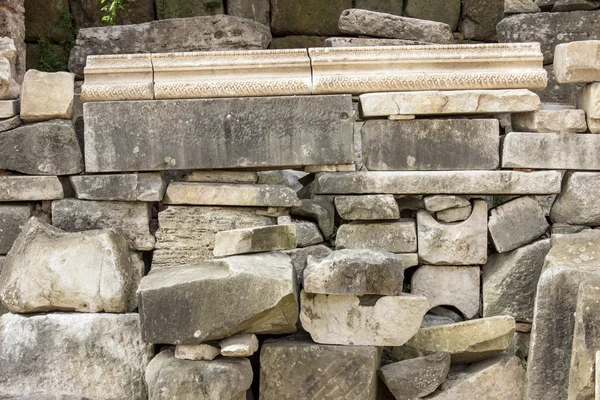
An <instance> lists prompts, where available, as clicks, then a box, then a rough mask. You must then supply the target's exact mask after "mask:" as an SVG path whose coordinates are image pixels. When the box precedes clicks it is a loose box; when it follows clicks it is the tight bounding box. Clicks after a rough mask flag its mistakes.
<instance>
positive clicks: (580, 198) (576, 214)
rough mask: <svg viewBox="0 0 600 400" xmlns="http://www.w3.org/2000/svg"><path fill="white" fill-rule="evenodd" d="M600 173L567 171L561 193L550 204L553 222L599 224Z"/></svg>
mask: <svg viewBox="0 0 600 400" xmlns="http://www.w3.org/2000/svg"><path fill="white" fill-rule="evenodd" d="M599 196H600V173H599V172H575V171H569V172H567V175H566V177H565V181H564V187H563V191H562V192H561V194H559V195H558V197H557V198H556V201H555V202H554V204H553V205H552V210H551V211H550V219H551V220H552V222H554V223H566V224H571V225H586V226H599V225H600V209H599V207H598V199H599V198H600V197H599Z"/></svg>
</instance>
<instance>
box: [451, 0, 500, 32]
mask: <svg viewBox="0 0 600 400" xmlns="http://www.w3.org/2000/svg"><path fill="white" fill-rule="evenodd" d="M502 18H504V0H492V1H485V2H482V1H479V0H463V2H462V18H461V21H460V30H461V32H462V33H463V34H464V35H465V39H471V40H490V39H493V38H495V37H496V25H497V24H498V22H500V21H501V20H502Z"/></svg>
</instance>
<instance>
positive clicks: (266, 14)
mask: <svg viewBox="0 0 600 400" xmlns="http://www.w3.org/2000/svg"><path fill="white" fill-rule="evenodd" d="M227 14H229V15H233V16H234V17H239V18H247V19H251V20H254V21H256V22H260V23H261V24H264V25H267V26H269V25H270V23H271V16H270V14H271V2H270V1H269V0H228V1H227Z"/></svg>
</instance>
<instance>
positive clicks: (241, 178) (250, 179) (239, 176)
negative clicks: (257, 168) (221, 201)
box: [183, 170, 258, 183]
mask: <svg viewBox="0 0 600 400" xmlns="http://www.w3.org/2000/svg"><path fill="white" fill-rule="evenodd" d="M183 180H184V181H186V182H206V183H257V182H258V173H257V172H251V171H220V170H210V171H192V172H191V173H190V174H188V175H186V176H184V177H183Z"/></svg>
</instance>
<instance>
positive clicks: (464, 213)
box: [435, 205, 473, 223]
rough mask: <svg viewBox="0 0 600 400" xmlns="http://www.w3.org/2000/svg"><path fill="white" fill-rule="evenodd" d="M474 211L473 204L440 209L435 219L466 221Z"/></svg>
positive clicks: (447, 221) (449, 221) (448, 221)
mask: <svg viewBox="0 0 600 400" xmlns="http://www.w3.org/2000/svg"><path fill="white" fill-rule="evenodd" d="M472 211H473V207H472V206H470V205H469V206H466V207H459V208H450V209H448V210H444V211H438V212H436V213H435V219H437V220H438V221H440V222H446V223H452V222H461V221H465V220H466V219H468V218H469V216H470V215H471V212H472Z"/></svg>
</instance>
